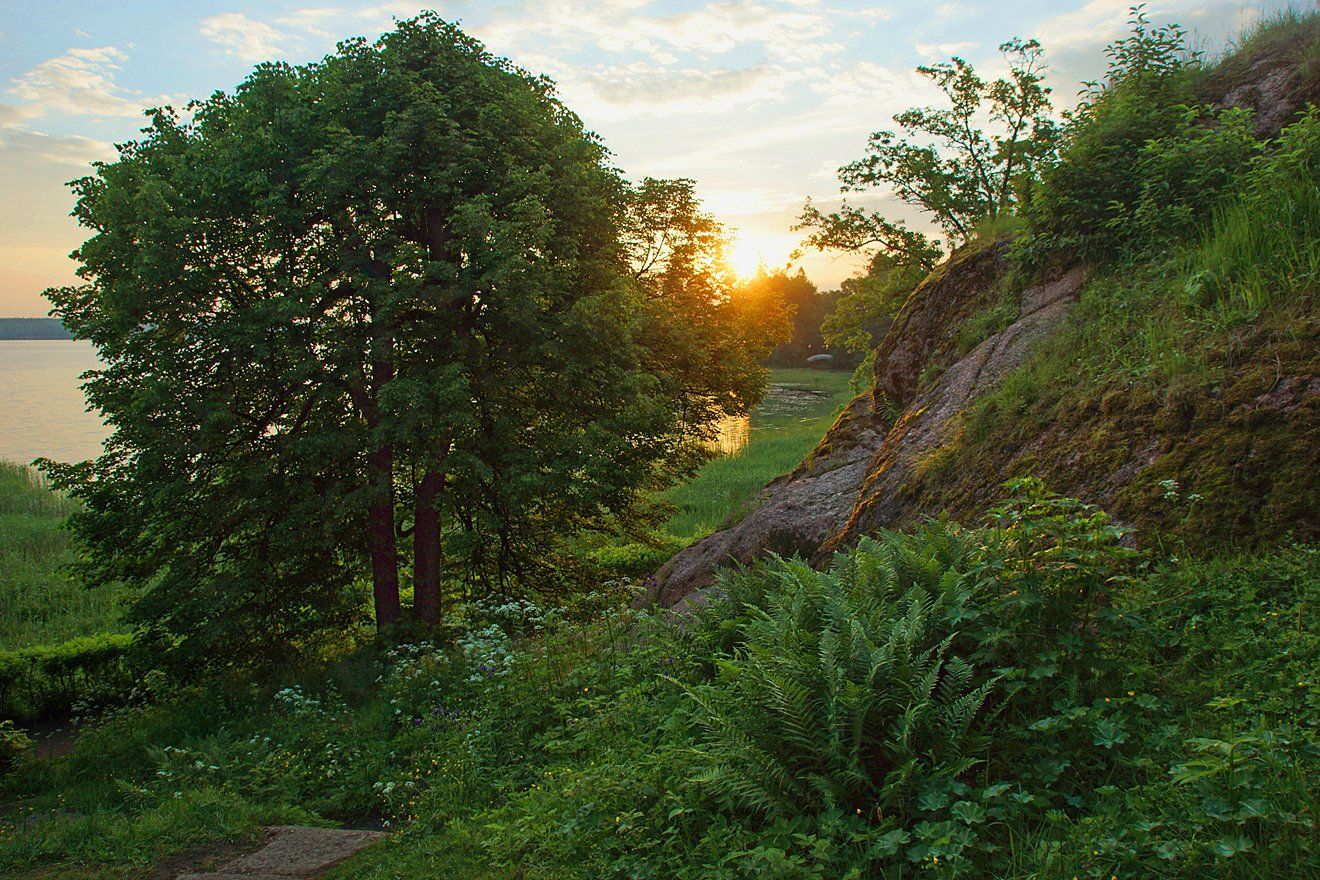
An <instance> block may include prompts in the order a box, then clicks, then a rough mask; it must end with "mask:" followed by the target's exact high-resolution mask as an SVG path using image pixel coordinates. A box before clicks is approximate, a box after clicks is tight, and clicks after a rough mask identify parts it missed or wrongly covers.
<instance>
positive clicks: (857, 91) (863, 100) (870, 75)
mask: <svg viewBox="0 0 1320 880" xmlns="http://www.w3.org/2000/svg"><path fill="white" fill-rule="evenodd" d="M811 88H812V90H813V91H815V92H816V93H817V94H819V95H820V96H821V97H822V98H824V100H825V103H826V105H827V106H830V107H837V108H843V107H850V108H857V109H859V110H867V111H869V112H870V114H871V118H872V119H873V120H881V119H884V120H887V119H889V117H890V116H891V115H893V114H894V113H898V112H900V111H902V110H905V109H907V108H908V107H910V106H915V105H917V104H927V103H930V102H931V101H933V100H935V99H936V98H937V96H938V89H937V88H936V87H935V86H934V85H933V84H932V83H931V81H930V80H928V79H927V78H925V77H924V76H921V75H920V74H918V73H917V72H916V71H913V70H910V69H907V68H903V69H896V68H893V67H886V66H885V65H883V64H878V63H876V62H874V61H856V62H854V63H852V64H850V65H847V66H846V67H843V68H841V69H840V70H838V71H837V72H836V73H835V74H834V76H832V77H830V78H828V79H825V80H822V81H820V82H817V83H813V84H812V86H811Z"/></svg>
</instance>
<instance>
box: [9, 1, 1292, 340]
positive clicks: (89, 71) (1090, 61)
mask: <svg viewBox="0 0 1320 880" xmlns="http://www.w3.org/2000/svg"><path fill="white" fill-rule="evenodd" d="M1129 5H1130V0H1089V2H1087V0H1042V2H1034V3H990V2H980V0H967V2H955V3H945V4H939V3H938V2H935V3H931V2H912V0H890V2H888V3H856V2H831V0H722V2H714V3H697V2H681V0H665V2H646V0H597V2H576V0H510V2H435V3H429V4H414V3H407V2H403V3H379V4H376V3H370V2H359V3H350V2H324V3H318V2H317V0H301V2H288V3H283V2H265V3H255V2H242V0H237V2H235V0H230V2H192V0H173V2H162V0H118V2H104V0H77V2H74V0H63V2H13V0H9V2H5V0H0V206H2V210H0V316H12V315H41V314H45V312H46V309H47V305H46V303H45V301H44V300H42V299H41V296H40V292H41V290H42V289H44V288H45V287H47V286H49V285H52V284H64V283H68V282H70V281H71V280H73V278H74V275H73V264H72V262H71V261H70V260H69V259H68V256H67V255H68V253H69V251H70V250H72V249H73V248H74V247H75V246H76V245H77V243H78V242H79V241H81V240H82V239H83V238H84V237H85V236H84V235H83V234H82V231H81V230H80V229H79V228H78V227H77V225H76V224H75V223H74V222H73V221H72V220H71V219H70V218H69V217H68V216H67V215H68V212H69V209H70V207H71V205H72V198H71V196H70V195H69V193H68V190H67V189H66V188H65V187H64V186H63V184H64V182H65V181H67V180H69V179H71V178H73V177H76V176H79V175H80V174H82V173H84V172H85V170H86V169H87V166H88V163H90V162H92V161H94V160H97V159H108V158H110V157H112V156H113V155H114V150H113V147H112V146H111V144H112V143H114V142H116V141H124V140H127V139H129V138H131V137H133V135H134V134H135V132H136V130H137V129H138V128H140V127H141V125H142V119H141V116H140V110H141V108H143V107H145V106H150V105H153V104H158V103H162V102H170V103H173V104H175V105H178V106H181V105H182V104H184V103H186V102H187V100H188V99H190V98H193V97H204V96H206V95H209V94H210V93H211V92H213V91H216V90H227V89H229V88H232V87H233V86H234V84H236V83H237V82H239V81H240V80H241V79H242V78H243V77H244V75H245V74H246V72H247V71H248V70H249V69H250V68H251V67H252V65H253V64H255V63H256V62H258V61H262V60H267V59H282V60H287V61H290V62H294V63H300V62H305V61H310V60H314V59H317V58H320V57H321V56H322V55H324V54H325V53H326V52H328V51H329V50H331V49H332V48H333V46H334V44H335V42H336V40H337V39H339V38H342V37H345V36H350V35H358V34H363V35H368V36H374V35H375V34H377V33H379V32H380V31H382V30H384V29H388V28H389V27H390V26H391V21H392V20H393V19H394V18H395V17H407V16H409V15H412V14H415V13H416V12H417V11H418V10H420V9H423V8H434V9H436V10H437V11H438V12H440V13H441V14H442V15H444V16H445V17H446V18H449V19H454V20H458V21H460V22H461V23H462V25H463V26H464V28H465V29H466V30H468V31H469V32H471V33H473V34H475V35H476V36H478V37H480V38H481V39H483V40H484V41H485V42H486V44H487V45H488V47H489V48H490V49H491V50H492V51H494V52H495V53H497V54H500V55H507V56H508V57H510V58H512V59H513V60H514V61H515V62H517V63H518V64H520V65H522V66H523V67H525V68H527V69H529V70H531V71H534V72H538V73H541V72H543V73H547V74H549V75H550V76H552V77H553V78H554V79H555V80H557V81H558V83H559V85H560V89H561V92H562V94H563V97H564V100H565V101H566V103H567V104H568V105H569V106H570V107H571V108H572V109H573V110H575V111H576V112H577V113H578V114H579V115H580V116H581V117H582V118H583V119H584V120H585V121H586V124H587V125H588V127H590V128H592V129H594V130H595V131H597V132H598V133H599V134H600V135H601V136H602V137H603V138H604V140H605V143H606V144H607V145H608V146H609V147H610V148H611V149H612V150H613V151H614V152H615V156H616V161H617V163H618V165H619V166H620V167H621V168H622V169H624V171H625V172H626V173H627V174H628V175H629V176H632V177H641V176H643V175H651V176H656V177H692V178H695V179H696V180H697V181H698V183H699V187H700V191H701V193H702V194H703V196H704V198H705V200H706V203H707V205H708V207H709V208H710V209H711V210H712V211H713V212H715V213H716V214H717V215H718V216H719V217H720V219H721V220H723V221H724V222H726V223H727V224H729V226H730V227H731V228H733V229H735V230H737V231H738V233H739V242H738V244H737V246H736V248H735V263H736V264H737V265H739V267H740V268H744V269H745V268H748V267H749V266H754V265H755V263H756V261H757V259H758V257H759V258H761V259H763V260H764V261H765V262H766V263H767V264H770V265H777V264H782V263H783V262H784V260H785V259H786V257H787V255H788V253H789V252H790V251H791V250H792V249H793V246H794V245H795V244H796V243H797V240H798V237H797V235H795V234H794V233H793V232H792V231H791V226H792V224H793V220H794V218H795V217H796V215H797V214H798V212H799V211H800V209H801V206H802V202H803V199H804V198H805V197H806V196H808V195H810V196H812V197H814V198H816V199H817V200H818V201H820V202H821V203H822V204H824V205H828V204H830V203H832V202H834V201H835V200H836V199H837V198H838V190H837V185H836V183H835V180H834V172H835V169H836V168H837V167H838V166H839V165H840V164H842V163H844V162H847V161H849V160H850V159H853V158H856V157H857V156H859V155H860V154H861V152H862V150H863V148H864V146H865V142H866V136H867V134H868V133H869V132H871V131H872V130H874V129H876V128H881V127H887V126H888V125H889V117H890V116H891V115H892V114H894V113H896V112H898V111H900V110H903V109H905V108H906V107H909V106H912V105H914V104H923V103H928V102H929V101H930V100H932V95H931V92H930V89H929V88H928V86H927V85H926V83H925V82H924V81H923V80H922V79H920V78H919V77H917V76H915V75H914V74H913V73H912V68H913V67H915V66H916V65H917V64H920V63H923V62H930V61H935V60H940V59H942V58H947V56H948V55H949V54H950V53H957V54H959V55H961V56H963V57H965V58H967V59H969V60H971V61H972V62H974V63H976V64H977V65H978V67H981V68H983V69H984V71H985V72H993V70H994V69H995V68H996V66H997V64H998V61H999V56H998V53H997V51H996V46H998V44H999V43H1000V42H1002V41H1003V40H1005V39H1007V38H1009V37H1012V36H1015V35H1021V36H1034V37H1036V38H1038V39H1040V40H1041V41H1042V42H1043V43H1044V44H1045V48H1046V52H1047V58H1048V59H1049V62H1050V67H1051V82H1052V84H1053V85H1054V86H1055V91H1056V97H1057V98H1058V99H1059V100H1060V101H1061V102H1063V103H1067V102H1070V101H1071V100H1072V97H1073V96H1074V95H1075V93H1076V90H1077V83H1078V82H1079V81H1081V80H1084V79H1089V78H1093V77H1095V76H1096V75H1097V74H1098V73H1099V72H1100V71H1102V70H1103V56H1102V50H1103V47H1104V45H1105V44H1106V43H1107V42H1108V41H1109V40H1110V39H1112V38H1113V37H1114V36H1115V35H1118V34H1120V33H1121V32H1122V30H1123V28H1124V21H1125V19H1126V18H1127V7H1128V6H1129ZM1275 5H1277V4H1276V3H1274V2H1272V0H1264V2H1257V3H1252V2H1243V0H1199V2H1198V0H1168V2H1158V0H1157V2H1152V3H1150V4H1149V5H1148V8H1149V11H1150V13H1151V15H1152V17H1153V18H1155V19H1156V20H1157V21H1168V20H1176V21H1179V22H1181V23H1182V24H1184V25H1185V26H1187V27H1188V28H1189V29H1191V30H1192V31H1193V33H1194V34H1196V36H1197V37H1198V39H1199V41H1200V42H1201V43H1202V44H1203V45H1204V46H1206V47H1208V48H1210V49H1216V48H1217V47H1218V46H1220V45H1222V43H1223V40H1224V38H1225V35H1226V34H1229V33H1233V32H1236V31H1237V30H1239V29H1240V28H1241V27H1242V25H1243V24H1245V23H1247V22H1249V21H1250V20H1251V19H1252V18H1254V17H1255V16H1256V15H1258V14H1260V11H1261V9H1262V8H1264V9H1269V8H1272V7H1273V6H1275ZM876 198H882V196H877V197H876ZM802 265H803V266H804V267H805V268H806V270H807V272H808V274H809V275H810V276H811V277H812V279H813V280H814V281H816V282H817V284H820V285H821V286H823V287H829V286H834V285H837V284H838V282H839V280H840V279H842V278H844V277H846V276H847V275H849V274H851V273H852V271H853V269H854V268H855V265H856V261H853V260H848V259H845V258H839V257H830V256H821V255H812V256H809V257H807V258H805V259H804V260H803V263H802Z"/></svg>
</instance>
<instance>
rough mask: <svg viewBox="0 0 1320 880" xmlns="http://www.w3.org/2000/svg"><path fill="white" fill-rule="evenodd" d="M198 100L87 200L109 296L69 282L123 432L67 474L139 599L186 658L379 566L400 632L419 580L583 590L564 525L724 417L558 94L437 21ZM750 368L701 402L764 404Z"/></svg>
mask: <svg viewBox="0 0 1320 880" xmlns="http://www.w3.org/2000/svg"><path fill="white" fill-rule="evenodd" d="M189 109H190V111H191V112H190V114H189V115H188V116H186V117H185V116H181V115H179V114H177V113H174V112H172V111H170V110H168V109H165V110H161V111H157V112H155V113H154V115H153V116H152V118H151V124H150V126H149V127H148V128H147V129H145V130H144V133H143V136H142V137H141V138H140V139H138V140H137V141H135V142H132V143H128V144H125V145H123V146H122V147H121V148H120V152H119V157H118V159H117V160H115V161H113V162H109V163H106V164H103V165H100V166H98V167H97V169H96V172H95V173H94V174H93V175H91V176H88V177H86V178H84V179H82V180H79V181H77V182H75V190H76V194H77V207H76V209H75V214H76V216H77V218H78V219H79V220H80V221H81V222H82V223H83V224H84V225H85V226H87V227H88V228H89V229H91V230H92V232H93V235H92V237H91V238H90V239H89V240H88V241H87V242H86V243H85V244H84V245H83V246H82V247H81V248H80V249H79V250H78V251H77V253H76V257H77V259H78V260H79V262H80V263H81V269H80V274H81V276H82V278H83V281H84V283H83V284H80V285H77V286H73V287H66V288H60V289H55V290H51V291H49V292H48V296H49V297H50V299H51V300H52V302H53V303H54V306H55V308H54V312H55V313H56V314H57V315H58V316H59V317H60V318H62V319H63V320H64V321H65V322H66V324H67V325H68V326H69V327H70V328H71V329H72V330H73V331H74V332H75V333H76V334H77V335H78V336H79V337H81V338H85V339H89V340H91V341H92V342H93V343H94V344H95V345H96V347H97V349H98V351H99V353H100V356H101V358H102V360H103V362H104V364H105V366H104V368H103V369H100V370H98V371H95V372H94V373H93V374H91V375H90V376H89V377H88V380H87V383H86V386H85V387H86V390H87V394H88V399H89V401H90V402H91V403H92V404H93V405H94V406H96V407H97V408H99V409H100V410H101V411H102V412H103V413H104V414H105V416H106V418H107V420H108V422H109V423H110V425H111V426H112V427H113V429H114V431H113V435H112V436H111V438H110V440H109V442H108V444H107V448H106V451H105V454H104V455H102V456H101V457H99V458H98V459H96V460H94V461H90V462H86V463H83V464H79V465H74V466H63V467H62V466H56V465H53V464H48V465H47V466H48V467H49V468H50V470H51V472H52V474H53V476H54V478H55V480H56V482H57V483H58V485H60V486H61V487H62V488H65V489H67V490H69V491H72V492H73V493H74V494H75V495H77V496H78V497H80V498H81V499H83V501H84V502H85V511H84V512H83V513H81V514H80V515H78V516H77V517H76V518H75V521H74V527H75V528H76V529H77V531H78V533H79V534H80V535H81V537H82V538H83V539H84V541H85V542H86V544H87V545H88V547H89V551H90V552H89V555H88V562H87V565H86V573H87V575H88V576H89V577H90V578H91V579H92V580H98V581H108V580H120V581H125V582H128V583H130V584H134V585H137V586H138V588H139V589H140V590H141V591H142V597H141V599H140V600H139V601H138V602H137V603H136V605H135V608H134V611H133V615H134V619H135V620H136V621H137V622H138V623H139V624H140V625H142V626H143V627H144V629H145V631H146V632H147V633H149V634H154V635H156V636H159V643H160V644H161V645H162V646H163V647H164V648H166V649H168V650H170V651H171V652H173V653H174V654H175V655H176V656H178V657H179V658H180V659H183V660H193V661H199V662H201V661H210V662H216V661H226V660H229V661H237V660H240V659H242V658H243V657H244V656H246V655H250V654H251V653H252V652H253V649H254V647H260V648H262V649H264V650H280V649H285V648H289V647H295V646H296V645H297V643H298V641H299V639H301V638H303V637H306V636H309V635H311V634H313V633H315V632H317V631H319V630H322V629H324V628H327V627H335V626H341V625H343V624H344V623H345V622H346V621H348V620H349V619H351V618H352V617H353V616H354V614H355V613H356V609H357V608H358V607H359V605H360V600H359V599H358V595H357V593H356V591H355V589H354V586H355V584H356V583H357V582H359V579H360V576H361V573H362V572H364V571H369V572H370V576H371V582H372V585H373V595H374V611H375V618H376V621H377V624H378V625H380V626H388V625H390V624H392V623H393V622H395V621H396V620H398V619H399V617H400V614H401V602H400V583H401V580H403V581H404V583H405V585H406V579H407V577H408V576H409V575H411V580H412V587H413V591H414V608H415V612H416V614H417V616H418V617H419V618H420V619H421V620H423V621H428V622H431V621H435V620H437V619H438V617H439V616H440V614H441V605H442V599H443V595H444V584H445V583H446V582H452V581H461V582H463V583H467V584H472V585H476V586H477V587H478V588H485V589H491V590H503V591H507V590H509V589H511V588H512V585H513V584H515V583H516V584H527V583H533V584H535V583H538V582H543V581H546V580H548V579H550V578H553V577H554V576H555V572H556V570H557V569H556V562H557V561H559V559H560V558H561V557H560V555H559V553H558V550H559V549H560V547H561V544H562V542H563V540H564V537H565V536H566V535H570V534H572V533H573V532H574V531H575V530H577V529H580V528H582V527H584V526H586V525H590V524H592V523H595V522H598V521H603V520H607V519H609V518H610V517H611V516H612V515H613V514H615V513H618V512H619V511H623V510H626V509H627V508H628V507H629V506H630V505H633V504H635V503H636V502H637V500H638V499H639V498H640V497H641V496H642V494H643V493H644V492H645V490H646V489H647V488H648V487H650V486H651V485H653V484H654V483H655V481H656V480H657V479H660V478H662V477H663V476H664V475H665V474H666V473H668V472H669V470H670V469H669V465H668V464H667V463H668V462H670V461H671V460H672V459H674V457H675V456H676V455H677V452H676V450H678V449H680V448H681V447H682V446H683V444H682V442H681V437H682V433H683V431H684V430H689V429H690V428H689V426H690V425H693V424H697V425H699V424H700V422H701V419H700V418H697V419H696V420H693V419H692V415H691V413H689V412H686V411H684V409H683V407H682V406H681V405H680V400H679V397H681V395H675V394H674V393H672V390H673V388H674V387H676V386H681V385H683V384H684V382H683V379H682V376H681V375H680V374H681V372H682V371H681V370H679V369H678V368H673V369H669V370H666V368H665V366H664V361H663V359H661V358H659V357H657V354H656V351H655V345H654V341H655V339H656V338H659V337H662V336H663V335H664V333H665V332H668V333H671V334H673V335H676V336H682V334H683V328H681V327H677V328H675V327H670V326H668V325H667V324H665V317H666V315H665V312H664V311H663V310H660V309H657V308H655V307H653V306H652V305H651V304H650V302H649V300H648V289H647V287H646V285H641V284H638V283H637V281H636V280H635V278H634V277H633V273H632V272H631V271H630V270H629V267H628V256H629V254H628V252H627V248H626V247H624V246H621V242H620V237H621V229H622V228H623V227H624V225H625V224H627V223H628V222H629V219H628V213H629V205H630V201H631V197H630V194H629V192H630V191H629V189H628V187H627V186H626V185H624V184H623V183H622V182H621V181H620V180H619V178H618V176H617V174H616V173H615V172H614V171H613V170H612V169H611V168H610V167H609V166H608V164H607V161H606V159H607V153H606V151H605V149H604V148H603V147H602V145H601V144H600V143H599V142H598V141H597V139H596V138H595V137H593V136H592V135H590V134H589V133H587V132H585V131H584V129H583V127H582V125H581V123H580V121H579V120H578V119H577V118H576V117H575V116H574V115H573V114H572V113H570V112H569V111H568V110H567V109H566V108H565V107H564V106H563V105H562V104H561V103H560V102H559V100H558V99H557V98H556V96H555V94H554V90H553V86H552V84H551V83H550V82H549V81H548V80H546V79H544V78H539V77H534V76H531V75H528V74H527V73H525V72H523V71H521V70H519V69H517V68H515V67H513V66H512V65H510V64H509V63H508V62H506V61H503V60H501V59H497V58H495V57H492V56H491V55H490V54H489V53H488V52H487V51H486V50H485V49H484V48H483V47H482V46H481V45H480V44H479V43H478V42H476V41H475V40H473V39H471V38H469V37H467V36H465V35H464V34H462V33H461V32H460V31H459V30H458V29H457V28H455V27H454V26H452V25H450V24H448V23H445V22H443V21H441V20H439V19H438V18H437V17H435V16H434V15H431V14H427V15H423V16H421V17H419V18H416V19H412V20H409V21H404V22H401V23H399V24H398V26H397V27H396V29H395V30H393V31H391V32H390V33H387V34H386V35H384V36H383V37H381V38H380V39H379V40H378V41H376V42H374V43H369V42H367V41H365V40H361V39H356V40H349V41H346V42H344V43H342V44H340V46H339V48H338V50H337V51H336V52H335V53H334V54H333V55H331V56H329V57H327V58H325V59H324V60H323V61H321V62H319V63H315V64H310V65H306V66H301V67H291V66H288V65H284V64H264V65H261V66H259V67H258V68H257V69H256V70H255V71H254V72H253V73H252V75H251V76H250V77H249V78H248V79H247V80H246V81H244V82H243V83H242V84H241V85H240V86H239V87H238V88H237V89H236V90H235V91H234V92H233V93H232V94H223V93H220V94H216V95H215V96H213V97H212V98H210V99H208V100H206V101H204V102H201V103H198V104H196V105H194V106H192V107H190V108H189ZM662 331H663V332H662ZM736 338H737V337H736V334H731V335H730V336H728V337H719V338H708V339H704V340H703V341H702V342H701V343H699V344H694V345H695V347H696V348H698V349H700V348H701V347H702V346H703V345H704V346H707V347H712V346H713V347H716V348H718V347H719V346H723V345H726V344H730V343H731V342H732V341H734V340H735V339H736ZM725 378H727V377H725ZM723 381H724V378H721V377H716V379H715V380H713V382H712V384H711V385H710V386H709V387H706V388H702V389H698V391H699V392H700V393H701V395H704V396H711V397H715V398H716V399H720V400H723V401H732V402H731V403H730V404H729V405H731V406H746V405H748V404H749V403H750V402H752V401H753V398H754V397H755V395H756V393H757V391H756V388H755V387H754V385H753V387H750V388H747V387H745V383H744V385H740V386H739V387H738V388H737V389H736V390H732V391H730V390H729V389H728V388H726V387H725V385H723V384H721V383H722V382H723ZM699 415H705V413H704V412H703V413H700V414H699ZM405 542H410V543H411V553H405V552H404V550H403V546H402V545H403V544H404V543H405Z"/></svg>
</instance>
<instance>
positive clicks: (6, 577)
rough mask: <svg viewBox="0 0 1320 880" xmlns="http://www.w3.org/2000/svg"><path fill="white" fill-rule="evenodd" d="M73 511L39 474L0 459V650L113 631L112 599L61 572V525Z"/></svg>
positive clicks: (68, 542)
mask: <svg viewBox="0 0 1320 880" xmlns="http://www.w3.org/2000/svg"><path fill="white" fill-rule="evenodd" d="M73 510H74V502H72V501H70V500H69V499H68V498H65V497H64V496H62V495H59V494H58V493H56V492H53V491H51V490H50V488H49V487H47V486H46V485H45V483H44V482H43V481H42V479H41V477H40V475H39V474H37V473H36V472H34V471H32V470H31V469H29V468H26V467H23V466H22V465H17V464H11V463H9V462H4V461H0V649H6V648H21V647H26V646H28V645H40V644H45V643H47V642H57V641H64V640H66V639H71V638H75V637H77V636H84V635H92V634H94V633H99V632H107V631H113V630H115V629H116V628H117V627H116V621H117V620H118V608H117V605H116V601H115V599H116V597H115V596H114V595H112V594H111V593H109V592H107V591H105V590H88V589H85V588H83V587H82V586H80V585H79V584H78V583H76V582H75V581H74V580H73V579H72V578H71V577H70V576H69V574H68V573H67V572H66V570H65V567H66V566H67V565H68V564H69V563H70V562H72V561H73V559H74V555H73V553H74V551H73V546H72V537H71V536H70V535H69V533H68V532H66V531H65V530H64V528H63V524H64V521H65V520H66V519H67V518H68V516H69V514H70V513H72V512H73Z"/></svg>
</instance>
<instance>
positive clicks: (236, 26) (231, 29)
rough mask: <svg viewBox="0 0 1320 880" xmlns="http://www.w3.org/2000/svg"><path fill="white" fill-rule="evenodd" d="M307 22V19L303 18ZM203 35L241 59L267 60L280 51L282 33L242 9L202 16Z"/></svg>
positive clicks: (226, 51) (229, 53)
mask: <svg viewBox="0 0 1320 880" xmlns="http://www.w3.org/2000/svg"><path fill="white" fill-rule="evenodd" d="M302 20H304V21H306V20H307V19H302ZM201 34H202V36H204V37H206V38H208V39H209V40H211V41H212V42H213V43H218V44H220V45H221V46H223V47H224V50H225V53H226V54H228V55H234V56H236V57H238V58H240V59H242V60H243V61H269V60H270V59H271V58H274V57H275V56H277V55H279V54H280V52H281V41H282V40H283V39H284V36H285V35H284V34H282V33H281V32H280V31H277V30H276V29H275V28H273V27H271V26H270V25H269V24H266V23H265V22H264V21H256V20H255V19H251V18H248V17H247V16H246V15H244V14H243V13H241V12H224V13H221V14H220V15H212V16H210V17H209V18H204V19H202V26H201Z"/></svg>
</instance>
